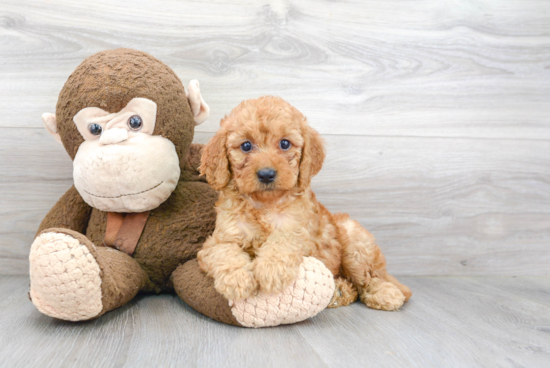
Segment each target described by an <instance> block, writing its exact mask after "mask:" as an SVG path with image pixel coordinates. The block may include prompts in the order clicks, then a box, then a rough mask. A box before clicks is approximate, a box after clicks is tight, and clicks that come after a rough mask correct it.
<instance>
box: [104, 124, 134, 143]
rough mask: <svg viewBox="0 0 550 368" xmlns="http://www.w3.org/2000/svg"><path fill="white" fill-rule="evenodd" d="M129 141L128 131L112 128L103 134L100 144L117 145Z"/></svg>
mask: <svg viewBox="0 0 550 368" xmlns="http://www.w3.org/2000/svg"><path fill="white" fill-rule="evenodd" d="M127 139H128V130H126V129H122V128H111V129H107V130H105V131H104V132H103V133H101V137H99V142H100V143H101V144H115V143H120V142H123V141H125V140H127Z"/></svg>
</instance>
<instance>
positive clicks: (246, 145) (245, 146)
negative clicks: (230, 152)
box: [241, 141, 252, 152]
mask: <svg viewBox="0 0 550 368" xmlns="http://www.w3.org/2000/svg"><path fill="white" fill-rule="evenodd" d="M241 149H242V150H243V152H248V151H250V150H251V149H252V143H250V142H249V141H246V142H244V143H243V144H241Z"/></svg>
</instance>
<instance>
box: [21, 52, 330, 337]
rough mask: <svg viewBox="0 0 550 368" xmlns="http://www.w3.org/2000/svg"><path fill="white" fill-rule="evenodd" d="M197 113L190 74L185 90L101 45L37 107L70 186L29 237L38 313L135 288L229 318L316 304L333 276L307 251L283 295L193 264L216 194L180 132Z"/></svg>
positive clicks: (268, 316)
mask: <svg viewBox="0 0 550 368" xmlns="http://www.w3.org/2000/svg"><path fill="white" fill-rule="evenodd" d="M208 113H209V108H208V106H207V105H206V103H205V102H204V100H203V99H202V97H201V94H200V91H199V85H198V82H197V81H192V82H191V83H190V85H189V88H188V90H187V91H186V90H185V89H184V87H183V85H182V83H181V81H180V80H179V78H178V77H177V76H176V74H175V73H174V72H173V71H172V70H171V69H170V68H169V67H168V66H166V65H165V64H163V63H162V62H160V61H159V60H157V59H155V58H154V57H152V56H150V55H148V54H146V53H144V52H140V51H136V50H131V49H117V50H110V51H104V52H100V53H97V54H95V55H92V56H91V57H89V58H87V59H86V60H84V62H83V63H82V64H80V65H79V66H78V67H77V69H76V70H75V71H74V72H73V73H72V74H71V76H70V77H69V79H68V80H67V82H66V83H65V85H64V87H63V89H62V90H61V93H60V94H59V100H58V102H57V106H56V113H55V114H44V115H43V116H42V118H43V121H44V125H45V127H46V129H47V130H48V132H49V133H50V134H51V135H52V136H53V137H54V138H55V139H56V140H57V141H58V142H60V143H61V144H63V146H64V147H65V150H66V151H67V153H68V154H69V156H70V157H71V159H72V160H73V167H74V171H73V177H74V186H73V187H71V188H70V189H69V190H68V191H67V192H66V193H65V195H63V197H62V198H61V199H60V200H59V201H58V202H57V203H56V204H55V206H54V207H53V208H52V209H51V210H50V212H49V213H48V214H47V216H46V217H45V218H44V220H43V221H42V223H41V225H40V228H39V230H38V232H37V234H36V238H35V240H34V242H33V244H32V246H31V251H30V256H29V260H30V281H31V282H30V292H29V296H30V298H31V300H32V302H33V303H34V305H35V306H36V308H37V309H38V310H39V311H40V312H42V313H44V314H46V315H48V316H51V317H55V318H59V319H63V320H69V321H82V320H89V319H93V318H97V317H99V316H101V315H103V314H104V313H107V312H109V311H111V310H113V309H115V308H118V307H120V306H122V305H124V304H125V303H127V302H128V301H130V300H131V299H132V298H133V297H134V296H135V295H136V294H137V293H138V292H140V291H141V292H154V293H159V292H171V291H173V290H175V291H176V292H177V293H178V295H179V296H180V297H181V298H182V299H183V300H184V301H186V302H187V303H188V304H189V305H190V306H191V307H192V308H194V309H195V310H197V311H198V312H200V313H202V314H205V315H207V316H209V317H211V318H213V319H216V320H218V321H221V322H223V323H228V324H233V325H237V326H248V327H260V326H273V325H277V324H281V323H292V322H297V321H299V320H303V319H305V318H308V317H310V316H312V315H315V314H316V313H318V312H319V311H320V310H322V309H323V308H324V307H326V305H327V304H328V302H329V300H330V297H331V296H332V295H329V296H328V299H327V295H328V294H330V292H331V290H332V291H333V290H334V285H333V281H332V280H331V278H330V277H329V276H330V275H329V276H327V274H326V273H327V272H328V270H326V268H324V266H323V265H322V264H319V263H320V262H319V261H316V260H313V259H305V262H304V264H303V265H302V269H301V274H300V275H299V276H298V279H297V280H296V282H295V283H294V285H292V286H291V287H289V289H288V290H286V291H285V293H283V294H281V295H270V296H265V295H257V296H254V297H250V298H249V299H245V300H238V301H232V300H227V299H225V298H224V297H223V296H221V294H219V293H218V292H216V290H215V289H214V287H213V280H212V279H210V278H208V277H207V276H206V275H205V274H203V273H202V272H201V271H200V270H199V268H198V264H197V261H196V259H195V257H196V254H197V252H198V250H199V249H200V247H201V246H202V244H203V242H204V241H205V239H206V238H207V237H208V236H209V235H210V234H211V233H212V231H213V230H214V225H215V219H216V213H215V210H214V203H215V201H216V199H217V194H216V192H215V191H214V190H213V189H211V188H210V187H209V185H208V184H207V183H206V181H205V179H204V177H201V176H200V175H199V172H198V170H197V168H198V166H199V164H200V154H201V149H202V147H201V146H200V145H196V144H192V143H191V142H192V140H193V132H194V127H195V125H197V124H200V123H201V122H203V121H204V120H206V118H207V117H208ZM312 275H313V276H312ZM331 282H332V284H331ZM327 290H328V292H327Z"/></svg>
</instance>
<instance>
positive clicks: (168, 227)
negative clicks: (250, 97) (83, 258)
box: [37, 49, 235, 323]
mask: <svg viewBox="0 0 550 368" xmlns="http://www.w3.org/2000/svg"><path fill="white" fill-rule="evenodd" d="M134 97H145V98H148V99H151V100H153V101H154V102H156V103H157V106H158V109H157V117H156V125H155V130H154V132H153V134H155V135H162V136H163V137H165V138H168V139H170V140H171V141H172V142H173V143H174V145H175V146H176V152H177V154H178V156H179V159H180V168H181V175H180V180H179V183H178V185H177V186H176V188H175V190H174V191H173V193H172V194H171V196H170V197H169V198H168V200H166V201H165V202H164V203H162V204H161V205H160V206H159V207H157V208H155V209H153V210H152V211H151V213H150V216H149V219H148V221H147V224H146V225H145V228H144V230H143V233H142V235H141V238H140V239H139V242H138V244H137V247H136V250H135V252H134V254H133V255H132V256H131V257H130V256H128V255H126V254H124V253H122V252H119V251H117V250H115V249H112V248H106V247H104V246H102V242H103V237H104V235H105V228H106V216H107V214H106V213H105V212H101V211H99V210H98V209H96V208H92V207H90V206H89V205H88V204H86V203H85V202H84V200H83V199H82V198H81V196H80V195H79V194H78V192H77V190H76V189H75V188H74V187H72V188H70V189H69V190H68V191H67V193H66V194H65V195H64V196H63V197H62V198H61V199H60V200H59V201H58V203H57V204H56V205H55V206H54V207H53V208H52V209H51V211H50V212H49V213H48V214H47V216H46V217H45V218H44V220H43V221H42V224H41V225H40V228H39V230H38V233H37V235H38V234H39V233H41V232H42V231H44V230H46V231H53V232H64V233H67V234H69V235H71V236H73V237H76V238H77V239H79V240H80V241H81V243H83V244H85V245H86V246H87V247H88V249H89V250H90V252H91V254H92V255H93V256H94V258H95V259H96V261H97V262H98V264H99V266H100V269H101V272H102V273H101V278H102V302H103V311H102V312H101V314H103V313H105V312H107V311H109V310H111V309H114V308H117V307H119V306H121V305H123V304H124V303H126V302H127V301H128V300H130V299H131V298H132V297H133V296H135V295H136V293H137V292H138V290H142V291H155V292H159V291H173V290H174V285H173V282H182V283H185V282H188V280H186V279H185V278H181V277H180V278H175V279H174V281H172V280H171V276H172V273H173V272H174V270H176V268H177V267H178V265H180V264H182V263H185V262H186V261H188V260H191V259H194V258H195V256H196V253H197V251H198V250H199V248H200V247H201V245H202V244H203V242H204V241H205V240H206V238H207V237H208V236H209V235H210V234H211V233H212V231H213V230H214V225H215V217H216V214H215V211H214V203H215V201H216V198H217V194H216V192H215V191H214V190H213V189H212V188H210V186H209V185H208V184H207V183H206V182H205V179H204V177H201V176H200V175H199V172H198V166H199V162H200V156H201V149H202V146H200V145H195V144H193V145H191V141H192V139H193V133H194V126H195V124H194V121H193V116H192V114H191V112H190V111H191V110H190V107H189V103H188V101H187V98H186V96H185V91H184V88H183V86H182V84H181V81H180V80H179V78H178V77H177V76H176V75H175V74H174V72H173V71H172V70H171V69H170V68H169V67H168V66H166V65H165V64H163V63H162V62H160V61H159V60H157V59H155V58H153V57H152V56H150V55H148V54H146V53H144V52H140V51H136V50H129V49H118V50H110V51H105V52H100V53H98V54H95V55H93V56H91V57H89V58H88V59H86V60H85V61H84V62H83V63H82V64H81V65H80V66H79V67H77V69H76V70H75V71H74V72H73V73H72V75H71V76H70V77H69V79H68V81H67V83H66V84H65V86H64V87H63V90H62V91H61V93H60V95H59V101H58V103H57V110H56V116H57V124H58V131H59V134H60V135H61V139H62V142H63V145H64V146H65V148H66V150H67V152H68V153H69V155H70V156H71V158H73V159H74V156H75V154H76V151H77V150H78V147H79V145H80V144H81V143H82V142H83V138H82V136H81V135H80V134H79V132H78V130H77V129H76V126H75V124H74V123H73V121H72V118H73V116H74V115H75V114H76V113H77V112H78V111H79V110H81V109H83V108H85V107H100V108H102V109H104V110H107V111H109V112H117V111H119V110H120V109H121V108H123V107H124V106H125V105H126V104H127V103H128V101H130V100H131V99H132V98H134ZM59 228H63V229H69V230H63V229H59ZM70 230H72V231H70ZM84 234H85V236H84ZM94 245H95V247H94ZM192 268H193V265H191V267H188V269H192ZM194 268H195V269H196V270H197V271H198V266H195V267H194ZM198 278H200V277H198ZM205 282H207V281H205ZM203 284H204V282H203ZM200 285H202V284H198V285H197V287H200ZM203 286H204V285H203ZM179 287H180V289H182V288H184V286H182V285H179ZM185 287H188V286H185ZM197 294H198V295H199V298H198V299H197V300H196V301H195V302H196V303H195V307H196V308H198V309H199V311H200V308H202V307H204V308H209V302H210V301H209V300H208V299H205V298H203V299H201V298H200V296H201V295H202V293H201V291H198V292H197ZM220 298H221V296H220ZM225 308H226V310H227V311H229V310H230V309H229V306H228V304H227V301H226V303H225ZM229 314H230V312H229ZM224 316H226V315H224ZM223 322H226V323H235V321H234V319H231V318H227V319H226V320H223Z"/></svg>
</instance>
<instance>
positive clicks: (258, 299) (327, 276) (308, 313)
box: [229, 257, 334, 327]
mask: <svg viewBox="0 0 550 368" xmlns="http://www.w3.org/2000/svg"><path fill="white" fill-rule="evenodd" d="M333 294H334V278H333V276H332V273H331V272H330V271H329V270H328V268H326V267H325V265H324V264H323V263H322V262H321V261H319V260H317V259H315V258H313V257H305V258H304V262H303V263H302V264H301V265H300V272H299V274H298V278H297V279H296V281H294V283H293V284H292V285H290V286H289V287H287V288H286V289H285V291H284V292H282V293H281V294H264V293H260V294H258V295H255V296H252V297H249V298H246V299H243V300H237V301H230V302H229V305H230V306H231V312H232V313H233V316H235V318H236V319H237V321H238V322H239V323H240V324H241V325H243V326H245V327H270V326H278V325H283V324H289V323H296V322H300V321H303V320H305V319H307V318H310V317H313V316H315V315H316V314H317V313H319V312H320V311H322V310H323V309H325V308H326V306H327V305H328V303H329V302H330V300H331V298H332V295H333Z"/></svg>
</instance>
